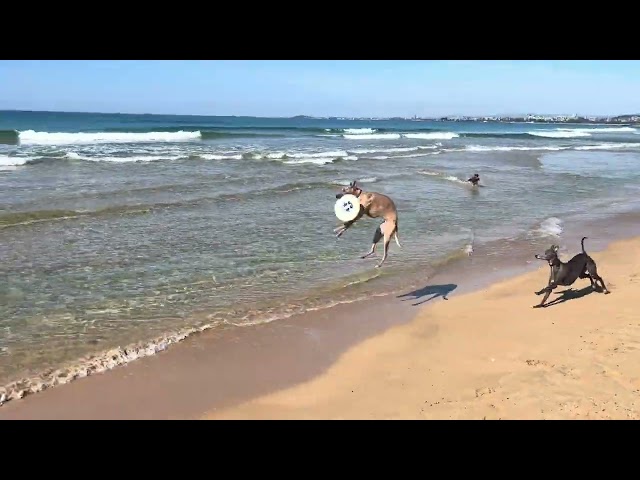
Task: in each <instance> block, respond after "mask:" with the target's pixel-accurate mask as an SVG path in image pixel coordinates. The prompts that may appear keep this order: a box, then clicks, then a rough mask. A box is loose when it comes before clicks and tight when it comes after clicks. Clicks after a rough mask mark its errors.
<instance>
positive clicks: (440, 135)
mask: <svg viewBox="0 0 640 480" xmlns="http://www.w3.org/2000/svg"><path fill="white" fill-rule="evenodd" d="M459 136H460V135H458V134H457V133H453V132H417V133H371V134H359V135H349V134H344V135H342V137H343V138H346V139H347V140H399V139H401V138H406V139H409V140H451V139H453V138H457V137H459Z"/></svg>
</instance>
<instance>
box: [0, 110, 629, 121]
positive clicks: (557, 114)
mask: <svg viewBox="0 0 640 480" xmlns="http://www.w3.org/2000/svg"><path fill="white" fill-rule="evenodd" d="M0 112H19V113H70V114H74V113H75V114H92V115H148V116H151V115H155V116H164V117H233V118H263V119H275V118H278V119H292V118H296V117H307V118H314V119H331V118H335V119H337V118H346V119H362V120H370V119H378V120H391V119H394V118H402V119H411V118H420V119H425V120H432V119H437V118H449V117H468V118H480V117H524V116H528V115H531V116H545V117H572V116H578V117H582V118H586V117H596V118H611V117H614V118H615V117H626V116H638V115H640V113H620V114H615V115H613V114H611V115H597V114H583V113H571V114H569V113H509V114H507V113H502V114H482V115H463V114H447V115H439V116H418V115H413V116H406V117H405V116H398V115H395V116H385V117H379V116H371V117H366V116H350V115H322V116H315V115H308V114H297V115H291V116H260V115H205V114H194V113H148V112H145V113H131V112H99V111H93V112H92V111H86V112H83V111H72V110H22V109H6V110H5V109H0Z"/></svg>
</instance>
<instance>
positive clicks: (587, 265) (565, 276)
mask: <svg viewBox="0 0 640 480" xmlns="http://www.w3.org/2000/svg"><path fill="white" fill-rule="evenodd" d="M586 238H587V237H582V240H581V241H580V245H582V253H578V254H577V255H575V256H574V257H573V258H572V259H571V260H569V261H568V262H566V263H565V262H562V261H561V260H560V259H559V258H558V250H559V249H560V247H558V246H557V245H551V247H550V248H548V249H547V250H545V252H544V255H537V254H536V255H535V257H536V258H537V259H538V260H545V261H547V262H548V263H549V267H550V270H551V271H550V273H549V282H548V285H547V286H546V287H544V288H543V289H542V290H540V291H538V292H535V294H536V295H542V294H543V293H544V294H545V296H544V298H543V299H542V301H541V302H540V303H539V304H538V305H536V306H535V307H534V308H539V307H543V306H544V302H546V301H547V298H549V295H551V291H552V290H554V289H555V288H556V287H558V286H560V285H562V286H565V287H569V286H571V285H573V284H574V283H575V281H576V280H578V279H579V278H582V279H584V278H588V279H589V281H590V282H591V287H592V288H593V289H594V290H596V289H597V287H598V283H597V282H598V281H599V282H600V284H601V285H602V289H603V291H604V293H605V294H607V293H610V292H609V290H608V289H607V287H606V285H605V284H604V281H603V280H602V277H601V276H600V275H598V268H597V266H596V262H595V261H594V260H593V258H591V257H590V256H589V254H588V253H587V252H586V251H585V249H584V241H585V240H586Z"/></svg>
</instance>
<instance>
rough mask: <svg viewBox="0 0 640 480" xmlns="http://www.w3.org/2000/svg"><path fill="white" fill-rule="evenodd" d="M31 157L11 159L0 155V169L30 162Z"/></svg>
mask: <svg viewBox="0 0 640 480" xmlns="http://www.w3.org/2000/svg"><path fill="white" fill-rule="evenodd" d="M29 160H30V159H29V157H9V156H5V155H0V167H17V166H20V165H24V164H25V163H27V162H28V161H29Z"/></svg>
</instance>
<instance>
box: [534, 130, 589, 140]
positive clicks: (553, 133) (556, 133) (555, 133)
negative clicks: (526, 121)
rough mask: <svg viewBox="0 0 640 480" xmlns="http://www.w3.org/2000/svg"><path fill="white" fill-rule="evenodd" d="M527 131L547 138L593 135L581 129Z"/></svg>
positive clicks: (535, 135)
mask: <svg viewBox="0 0 640 480" xmlns="http://www.w3.org/2000/svg"><path fill="white" fill-rule="evenodd" d="M527 133H528V134H529V135H533V136H534V137H545V138H579V137H590V136H591V134H590V133H589V132H583V131H580V130H533V131H531V132H527Z"/></svg>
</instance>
